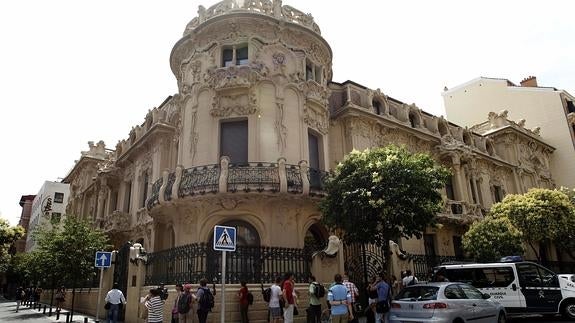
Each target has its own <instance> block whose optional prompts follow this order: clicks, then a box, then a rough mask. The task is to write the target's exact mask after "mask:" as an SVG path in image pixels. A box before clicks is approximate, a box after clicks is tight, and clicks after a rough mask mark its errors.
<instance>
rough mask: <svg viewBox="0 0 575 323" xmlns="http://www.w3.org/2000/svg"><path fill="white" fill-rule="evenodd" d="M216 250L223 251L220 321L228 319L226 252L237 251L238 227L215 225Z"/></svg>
mask: <svg viewBox="0 0 575 323" xmlns="http://www.w3.org/2000/svg"><path fill="white" fill-rule="evenodd" d="M214 250H216V251H221V252H222V290H221V295H222V296H221V298H222V302H221V303H222V306H221V311H220V322H221V323H225V321H226V252H227V251H236V228H235V227H225V226H221V225H216V226H215V227H214Z"/></svg>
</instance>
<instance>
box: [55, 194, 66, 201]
mask: <svg viewBox="0 0 575 323" xmlns="http://www.w3.org/2000/svg"><path fill="white" fill-rule="evenodd" d="M54 203H64V193H60V192H56V193H54Z"/></svg>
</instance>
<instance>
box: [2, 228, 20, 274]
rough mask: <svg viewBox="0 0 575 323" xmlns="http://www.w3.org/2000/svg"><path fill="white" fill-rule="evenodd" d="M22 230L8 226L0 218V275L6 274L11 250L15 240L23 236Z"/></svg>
mask: <svg viewBox="0 0 575 323" xmlns="http://www.w3.org/2000/svg"><path fill="white" fill-rule="evenodd" d="M24 233H25V231H24V228H22V227H21V226H19V225H18V226H10V223H8V221H7V220H6V219H3V218H0V273H3V272H6V270H7V269H8V266H9V264H10V259H11V257H12V252H11V250H10V249H11V248H12V247H13V245H14V242H16V240H19V239H20V238H22V237H23V236H24Z"/></svg>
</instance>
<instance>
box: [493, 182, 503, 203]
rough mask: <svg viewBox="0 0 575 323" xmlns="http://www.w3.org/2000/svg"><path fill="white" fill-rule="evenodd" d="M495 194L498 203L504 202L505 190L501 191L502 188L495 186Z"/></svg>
mask: <svg viewBox="0 0 575 323" xmlns="http://www.w3.org/2000/svg"><path fill="white" fill-rule="evenodd" d="M493 193H494V195H495V202H496V203H499V202H501V201H503V190H502V189H501V186H498V185H495V186H493Z"/></svg>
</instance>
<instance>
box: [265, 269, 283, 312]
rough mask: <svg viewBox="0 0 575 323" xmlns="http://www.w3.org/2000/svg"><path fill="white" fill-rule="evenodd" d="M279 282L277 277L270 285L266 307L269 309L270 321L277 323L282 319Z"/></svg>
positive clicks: (280, 280) (279, 278)
mask: <svg viewBox="0 0 575 323" xmlns="http://www.w3.org/2000/svg"><path fill="white" fill-rule="evenodd" d="M281 282H282V279H281V277H277V278H276V281H275V283H274V284H272V286H271V287H270V302H269V304H268V307H269V310H270V316H271V323H279V322H280V321H281V319H282V309H281V307H280V298H281V297H282V289H281V287H280V284H281Z"/></svg>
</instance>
